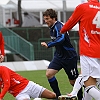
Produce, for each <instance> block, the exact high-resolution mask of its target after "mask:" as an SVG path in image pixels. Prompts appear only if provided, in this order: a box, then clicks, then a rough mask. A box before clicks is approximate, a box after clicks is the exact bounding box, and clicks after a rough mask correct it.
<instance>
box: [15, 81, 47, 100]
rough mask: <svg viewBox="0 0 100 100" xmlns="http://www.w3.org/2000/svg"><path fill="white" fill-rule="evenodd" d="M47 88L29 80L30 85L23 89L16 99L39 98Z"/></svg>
mask: <svg viewBox="0 0 100 100" xmlns="http://www.w3.org/2000/svg"><path fill="white" fill-rule="evenodd" d="M45 89H46V88H44V87H42V86H40V85H38V84H36V83H34V82H32V81H29V83H28V85H27V86H26V87H25V89H24V90H22V91H21V92H20V93H19V94H18V95H17V96H16V100H24V99H26V98H27V99H28V100H30V98H39V97H40V96H41V94H42V92H43V91H44V90H45Z"/></svg>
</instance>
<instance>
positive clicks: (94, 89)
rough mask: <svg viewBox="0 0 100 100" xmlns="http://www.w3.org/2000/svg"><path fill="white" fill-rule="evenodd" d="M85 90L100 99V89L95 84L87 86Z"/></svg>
mask: <svg viewBox="0 0 100 100" xmlns="http://www.w3.org/2000/svg"><path fill="white" fill-rule="evenodd" d="M85 91H86V92H87V93H88V94H89V95H91V96H92V97H93V98H94V99H95V100H100V91H99V90H98V88H97V87H96V86H95V85H91V86H88V87H86V88H85Z"/></svg>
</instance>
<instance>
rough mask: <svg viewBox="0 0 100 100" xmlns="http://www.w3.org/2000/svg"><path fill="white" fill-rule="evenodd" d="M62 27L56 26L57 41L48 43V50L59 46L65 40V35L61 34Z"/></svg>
mask: <svg viewBox="0 0 100 100" xmlns="http://www.w3.org/2000/svg"><path fill="white" fill-rule="evenodd" d="M61 27H62V26H61V25H56V26H55V34H56V39H54V40H53V41H50V42H48V43H47V45H48V48H49V47H53V46H56V45H59V44H61V43H62V42H63V41H64V40H65V38H64V34H61V33H60V30H61Z"/></svg>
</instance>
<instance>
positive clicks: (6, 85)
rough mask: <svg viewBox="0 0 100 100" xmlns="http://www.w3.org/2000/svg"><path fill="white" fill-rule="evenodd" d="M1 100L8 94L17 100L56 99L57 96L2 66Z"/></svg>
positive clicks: (0, 67) (0, 81)
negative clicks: (34, 99) (33, 99)
mask: <svg viewBox="0 0 100 100" xmlns="http://www.w3.org/2000/svg"><path fill="white" fill-rule="evenodd" d="M0 89H1V90H2V91H1V93H0V100H3V97H4V96H5V94H6V93H7V92H9V93H10V94H12V95H13V96H14V97H15V98H16V100H31V99H30V98H48V99H51V98H56V94H55V93H54V92H52V91H50V90H48V89H46V88H44V87H42V86H40V85H38V84H36V83H34V82H32V81H29V80H28V79H26V78H24V77H22V76H20V75H19V74H17V73H16V72H14V71H12V70H11V69H9V68H7V67H6V66H0Z"/></svg>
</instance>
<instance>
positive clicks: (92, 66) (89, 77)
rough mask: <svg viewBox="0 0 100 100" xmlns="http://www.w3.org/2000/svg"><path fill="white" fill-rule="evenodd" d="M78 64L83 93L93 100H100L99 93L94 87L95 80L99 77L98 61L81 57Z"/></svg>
mask: <svg viewBox="0 0 100 100" xmlns="http://www.w3.org/2000/svg"><path fill="white" fill-rule="evenodd" d="M80 62H81V70H82V77H83V81H84V84H85V91H86V92H87V93H88V94H89V95H91V96H92V97H93V98H94V99H95V100H100V91H99V90H98V89H97V87H96V78H98V77H100V68H99V67H100V64H99V63H100V59H96V58H91V57H87V56H81V57H80ZM94 94H95V95H94Z"/></svg>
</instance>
